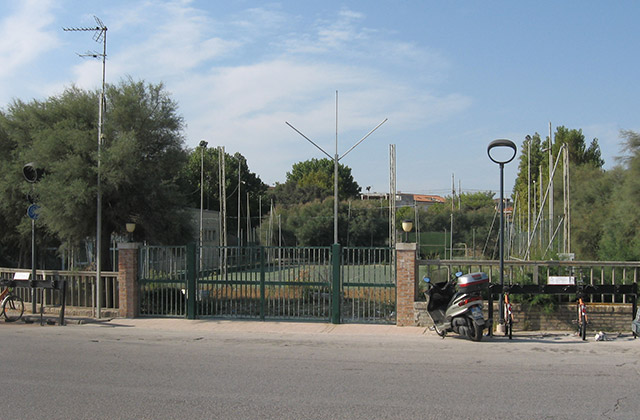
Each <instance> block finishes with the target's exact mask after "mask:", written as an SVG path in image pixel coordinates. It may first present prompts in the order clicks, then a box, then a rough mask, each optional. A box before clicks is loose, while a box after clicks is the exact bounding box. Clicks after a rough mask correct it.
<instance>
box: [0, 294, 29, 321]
mask: <svg viewBox="0 0 640 420" xmlns="http://www.w3.org/2000/svg"><path fill="white" fill-rule="evenodd" d="M2 313H3V314H4V319H5V320H6V321H7V322H14V321H17V320H19V319H20V318H22V314H23V313H24V302H23V301H22V298H21V297H20V296H16V295H9V296H7V298H6V299H5V300H4V303H3V304H2Z"/></svg>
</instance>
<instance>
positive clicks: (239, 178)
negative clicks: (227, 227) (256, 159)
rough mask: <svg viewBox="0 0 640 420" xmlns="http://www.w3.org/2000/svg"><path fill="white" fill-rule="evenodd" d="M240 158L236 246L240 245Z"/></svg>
mask: <svg viewBox="0 0 640 420" xmlns="http://www.w3.org/2000/svg"><path fill="white" fill-rule="evenodd" d="M240 182H241V180H240V158H238V246H240Z"/></svg>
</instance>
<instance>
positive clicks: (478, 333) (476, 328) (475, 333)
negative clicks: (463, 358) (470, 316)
mask: <svg viewBox="0 0 640 420" xmlns="http://www.w3.org/2000/svg"><path fill="white" fill-rule="evenodd" d="M470 321H471V325H472V328H473V330H472V332H471V340H473V341H481V340H482V330H483V328H482V327H481V326H480V325H478V323H477V322H475V321H473V320H470Z"/></svg>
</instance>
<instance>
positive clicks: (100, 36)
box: [62, 16, 107, 318]
mask: <svg viewBox="0 0 640 420" xmlns="http://www.w3.org/2000/svg"><path fill="white" fill-rule="evenodd" d="M93 18H94V19H95V21H96V26H95V27H80V28H62V30H63V31H65V32H94V34H93V40H94V41H96V42H102V54H100V53H97V52H90V53H86V54H79V55H80V57H93V58H102V89H101V91H100V103H99V108H98V165H97V166H98V171H97V172H98V179H97V186H96V191H97V192H96V195H97V197H96V302H95V303H96V317H97V318H101V316H102V257H101V253H102V188H101V185H100V184H101V179H100V178H101V173H100V155H101V148H102V141H103V136H102V122H103V110H104V88H105V70H106V58H107V27H106V26H105V24H104V23H102V21H101V20H100V19H98V17H97V16H94V17H93Z"/></svg>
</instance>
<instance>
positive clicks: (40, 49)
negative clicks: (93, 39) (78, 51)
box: [0, 0, 59, 98]
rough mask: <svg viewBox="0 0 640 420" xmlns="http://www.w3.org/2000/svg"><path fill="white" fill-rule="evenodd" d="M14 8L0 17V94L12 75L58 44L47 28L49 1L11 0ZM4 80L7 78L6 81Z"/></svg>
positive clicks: (21, 70)
mask: <svg viewBox="0 0 640 420" xmlns="http://www.w3.org/2000/svg"><path fill="white" fill-rule="evenodd" d="M13 5H14V7H15V9H13V10H11V14H9V15H7V16H5V17H4V18H3V19H2V21H0V63H2V65H1V66H0V86H2V87H1V88H0V97H3V98H5V97H6V95H5V93H4V91H10V87H11V86H7V85H12V84H13V83H12V82H11V80H12V78H15V77H19V75H20V74H21V73H23V72H24V71H25V69H26V70H28V69H29V68H28V66H30V65H33V63H35V62H36V61H37V60H38V59H39V58H40V56H41V55H42V54H43V53H45V52H47V51H48V50H50V49H52V48H54V47H56V46H57V45H59V40H58V36H57V34H56V33H55V31H54V30H52V29H51V28H50V25H51V23H52V22H53V20H54V18H53V14H52V8H53V2H52V1H38V0H27V1H21V2H15V3H13ZM7 81H8V82H7Z"/></svg>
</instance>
